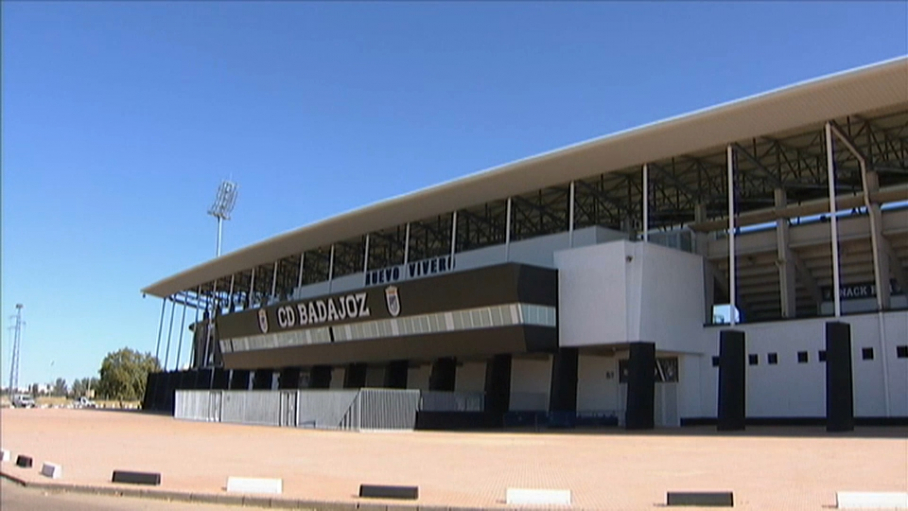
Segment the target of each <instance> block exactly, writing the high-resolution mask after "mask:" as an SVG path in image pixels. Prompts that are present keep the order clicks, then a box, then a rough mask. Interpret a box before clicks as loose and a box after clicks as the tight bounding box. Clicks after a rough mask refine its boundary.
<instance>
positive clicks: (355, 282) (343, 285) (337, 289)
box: [331, 272, 366, 293]
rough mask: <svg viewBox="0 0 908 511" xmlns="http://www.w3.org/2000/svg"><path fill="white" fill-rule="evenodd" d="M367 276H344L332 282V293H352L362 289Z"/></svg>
mask: <svg viewBox="0 0 908 511" xmlns="http://www.w3.org/2000/svg"><path fill="white" fill-rule="evenodd" d="M365 279H366V277H365V275H363V273H362V272H359V273H351V274H350V275H344V276H343V277H338V278H336V279H334V280H333V281H331V292H332V293H342V292H344V291H352V290H354V289H362V287H363V283H364V282H365Z"/></svg>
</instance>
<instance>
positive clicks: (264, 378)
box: [252, 368, 274, 390]
mask: <svg viewBox="0 0 908 511" xmlns="http://www.w3.org/2000/svg"><path fill="white" fill-rule="evenodd" d="M273 379H274V370H273V369H267V368H260V369H256V370H255V374H254V375H253V377H252V388H253V389H254V390H271V383H272V380H273Z"/></svg>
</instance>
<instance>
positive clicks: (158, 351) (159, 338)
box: [154, 298, 167, 358]
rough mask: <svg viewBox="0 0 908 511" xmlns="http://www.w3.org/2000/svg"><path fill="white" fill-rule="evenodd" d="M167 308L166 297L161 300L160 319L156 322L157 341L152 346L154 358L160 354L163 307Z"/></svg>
mask: <svg viewBox="0 0 908 511" xmlns="http://www.w3.org/2000/svg"><path fill="white" fill-rule="evenodd" d="M165 308H167V298H164V299H163V300H161V321H160V322H159V323H158V343H157V344H156V345H155V347H154V358H159V355H160V354H161V332H163V331H164V309H165Z"/></svg>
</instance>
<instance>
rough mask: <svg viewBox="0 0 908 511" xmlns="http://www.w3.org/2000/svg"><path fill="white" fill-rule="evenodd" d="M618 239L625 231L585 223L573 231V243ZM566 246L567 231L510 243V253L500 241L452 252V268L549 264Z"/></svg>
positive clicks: (550, 265) (567, 241)
mask: <svg viewBox="0 0 908 511" xmlns="http://www.w3.org/2000/svg"><path fill="white" fill-rule="evenodd" d="M618 239H627V234H626V233H623V232H621V231H613V230H611V229H605V228H603V227H586V228H583V229H577V230H576V231H574V247H585V246H589V245H595V244H597V243H605V242H607V241H613V240H618ZM567 248H570V236H569V235H568V233H567V232H562V233H558V234H549V235H546V236H538V237H536V238H530V239H526V240H521V241H514V242H512V243H511V248H510V257H507V256H506V254H507V252H506V250H505V246H504V245H495V246H491V247H485V248H480V249H477V250H468V251H465V252H458V253H457V254H455V256H454V258H455V259H454V260H455V265H456V270H455V271H463V270H472V269H474V268H480V267H483V266H491V265H494V264H501V263H505V262H508V261H510V262H519V263H526V264H532V265H535V266H543V267H546V268H553V267H554V265H555V260H554V253H555V252H557V251H559V250H564V249H567Z"/></svg>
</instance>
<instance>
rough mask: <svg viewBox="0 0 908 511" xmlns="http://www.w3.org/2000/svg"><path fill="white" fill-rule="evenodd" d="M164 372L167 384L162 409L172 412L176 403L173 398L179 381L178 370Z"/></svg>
mask: <svg viewBox="0 0 908 511" xmlns="http://www.w3.org/2000/svg"><path fill="white" fill-rule="evenodd" d="M166 374H167V377H166V382H167V383H166V385H167V386H166V390H165V393H164V410H165V411H167V412H170V413H173V407H174V404H175V403H176V400H175V399H174V398H175V397H176V391H177V385H178V384H179V383H180V373H179V372H178V371H170V372H169V373H166Z"/></svg>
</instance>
